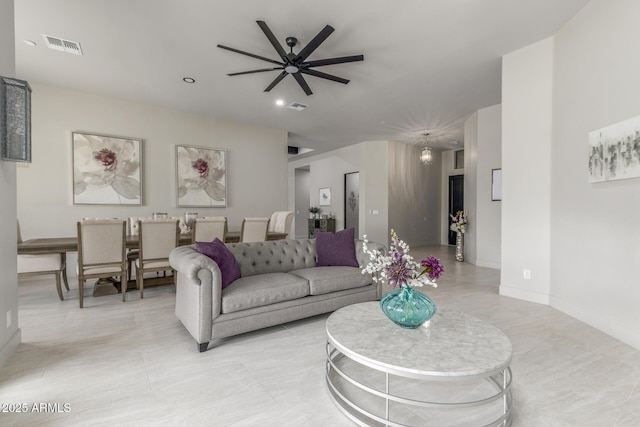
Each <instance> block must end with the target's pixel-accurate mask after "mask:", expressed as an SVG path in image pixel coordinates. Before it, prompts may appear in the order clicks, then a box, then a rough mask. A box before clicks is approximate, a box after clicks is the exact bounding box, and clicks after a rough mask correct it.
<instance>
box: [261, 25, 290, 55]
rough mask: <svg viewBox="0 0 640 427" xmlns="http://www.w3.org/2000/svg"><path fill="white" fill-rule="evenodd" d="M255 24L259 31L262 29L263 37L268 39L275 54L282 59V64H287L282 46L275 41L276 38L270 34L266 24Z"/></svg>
mask: <svg viewBox="0 0 640 427" xmlns="http://www.w3.org/2000/svg"><path fill="white" fill-rule="evenodd" d="M256 22H257V23H258V26H259V27H260V29H262V32H263V33H264V35H265V36H267V38H268V39H269V41H270V42H271V44H272V45H273V47H274V48H275V49H276V52H278V55H280V58H282V60H283V61H284V62H287V52H285V50H284V49H283V48H282V45H281V44H280V43H278V39H276V36H274V35H273V33H272V32H271V29H269V27H268V26H267V23H266V22H264V21H256Z"/></svg>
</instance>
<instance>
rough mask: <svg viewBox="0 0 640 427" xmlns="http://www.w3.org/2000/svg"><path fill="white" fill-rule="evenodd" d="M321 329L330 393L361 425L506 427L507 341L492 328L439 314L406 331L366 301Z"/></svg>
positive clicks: (336, 314) (474, 320)
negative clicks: (323, 329)
mask: <svg viewBox="0 0 640 427" xmlns="http://www.w3.org/2000/svg"><path fill="white" fill-rule="evenodd" d="M326 329H327V363H326V381H327V386H328V388H329V393H330V395H331V397H332V399H333V401H334V402H335V403H336V405H337V406H338V408H339V409H340V410H341V411H342V412H343V413H344V414H345V415H346V416H347V417H349V418H350V419H351V420H352V421H354V422H356V423H357V424H358V425H361V426H372V425H376V426H377V425H381V426H407V425H426V424H427V423H428V424H429V425H478V426H510V425H511V418H512V417H511V379H512V376H511V369H510V368H509V364H510V362H511V354H512V348H511V342H510V341H509V339H508V338H507V337H506V336H505V335H504V334H503V333H502V332H501V331H500V330H498V329H497V328H495V327H494V326H492V325H490V324H489V323H486V322H484V321H482V320H480V319H478V318H476V317H473V316H470V315H467V314H464V313H460V312H457V311H452V310H446V309H442V310H438V312H436V314H435V315H434V317H433V318H431V320H430V321H428V322H427V323H425V324H424V325H423V326H421V327H420V328H417V329H403V328H400V327H398V326H397V325H395V324H394V323H392V322H391V321H390V320H389V319H387V317H386V316H385V315H384V313H383V312H382V309H381V308H380V306H379V303H378V302H366V303H361V304H354V305H350V306H347V307H344V308H341V309H340V310H337V311H336V312H334V313H333V314H332V315H331V316H329V318H328V319H327V324H326ZM452 421H453V423H452Z"/></svg>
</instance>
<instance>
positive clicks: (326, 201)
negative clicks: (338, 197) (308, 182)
mask: <svg viewBox="0 0 640 427" xmlns="http://www.w3.org/2000/svg"><path fill="white" fill-rule="evenodd" d="M319 199H320V203H319V204H320V206H330V205H331V188H329V187H327V188H321V189H320V198H319Z"/></svg>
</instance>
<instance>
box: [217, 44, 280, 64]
mask: <svg viewBox="0 0 640 427" xmlns="http://www.w3.org/2000/svg"><path fill="white" fill-rule="evenodd" d="M218 47H219V48H220V49H225V50H230V51H231V52H235V53H239V54H241V55H247V56H250V57H252V58H256V59H262V60H263V61H267V62H271V63H273V64H278V65H282V62H279V61H276V60H275V59H269V58H265V57H264V56H260V55H255V54H253V53H249V52H244V51H242V50H238V49H234V48H232V47H228V46H223V45H221V44H219V45H218Z"/></svg>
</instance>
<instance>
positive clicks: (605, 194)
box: [550, 0, 640, 349]
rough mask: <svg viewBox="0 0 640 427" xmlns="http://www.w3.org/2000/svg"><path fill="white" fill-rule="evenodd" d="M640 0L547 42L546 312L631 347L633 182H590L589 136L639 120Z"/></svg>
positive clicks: (608, 0) (635, 238)
mask: <svg viewBox="0 0 640 427" xmlns="http://www.w3.org/2000/svg"><path fill="white" fill-rule="evenodd" d="M639 19H640V2H639V1H637V0H593V1H591V2H590V3H589V4H588V5H587V6H586V7H585V8H584V9H582V10H581V11H580V12H579V13H578V14H577V15H576V16H575V18H574V19H573V20H572V21H570V22H569V23H568V24H567V25H566V26H565V27H564V28H563V29H562V30H561V31H560V32H559V33H558V34H557V35H556V36H555V52H554V61H555V62H554V74H553V76H554V80H553V90H554V98H553V123H554V125H553V145H552V148H551V155H552V156H551V158H552V163H551V178H552V185H551V224H550V225H551V245H550V246H551V305H552V306H554V307H556V308H559V309H560V310H562V311H564V312H566V313H568V314H570V315H572V316H574V317H576V318H578V319H580V320H581V321H583V322H585V323H588V324H590V325H592V326H595V327H597V328H599V329H601V330H603V331H605V332H607V333H609V334H610V335H613V336H614V337H616V338H618V339H621V340H622V341H625V342H627V343H629V344H631V345H633V346H634V347H636V348H638V349H640V328H638V325H640V286H639V285H640V280H639V279H638V266H639V265H640V221H638V212H640V178H633V179H627V180H620V181H610V182H606V183H595V184H590V183H589V182H588V176H587V165H588V158H587V152H588V150H587V144H588V142H587V135H588V133H589V132H591V131H594V130H597V129H600V128H602V127H605V126H608V125H611V124H614V123H617V122H620V121H622V120H625V119H628V118H631V117H636V116H639V115H640V98H639V97H638V93H640V80H639V79H638V76H640V57H639V56H638V55H637V53H636V52H637V50H638V48H637V44H638V43H637V42H638V40H640V27H639V26H638V20H639Z"/></svg>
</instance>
